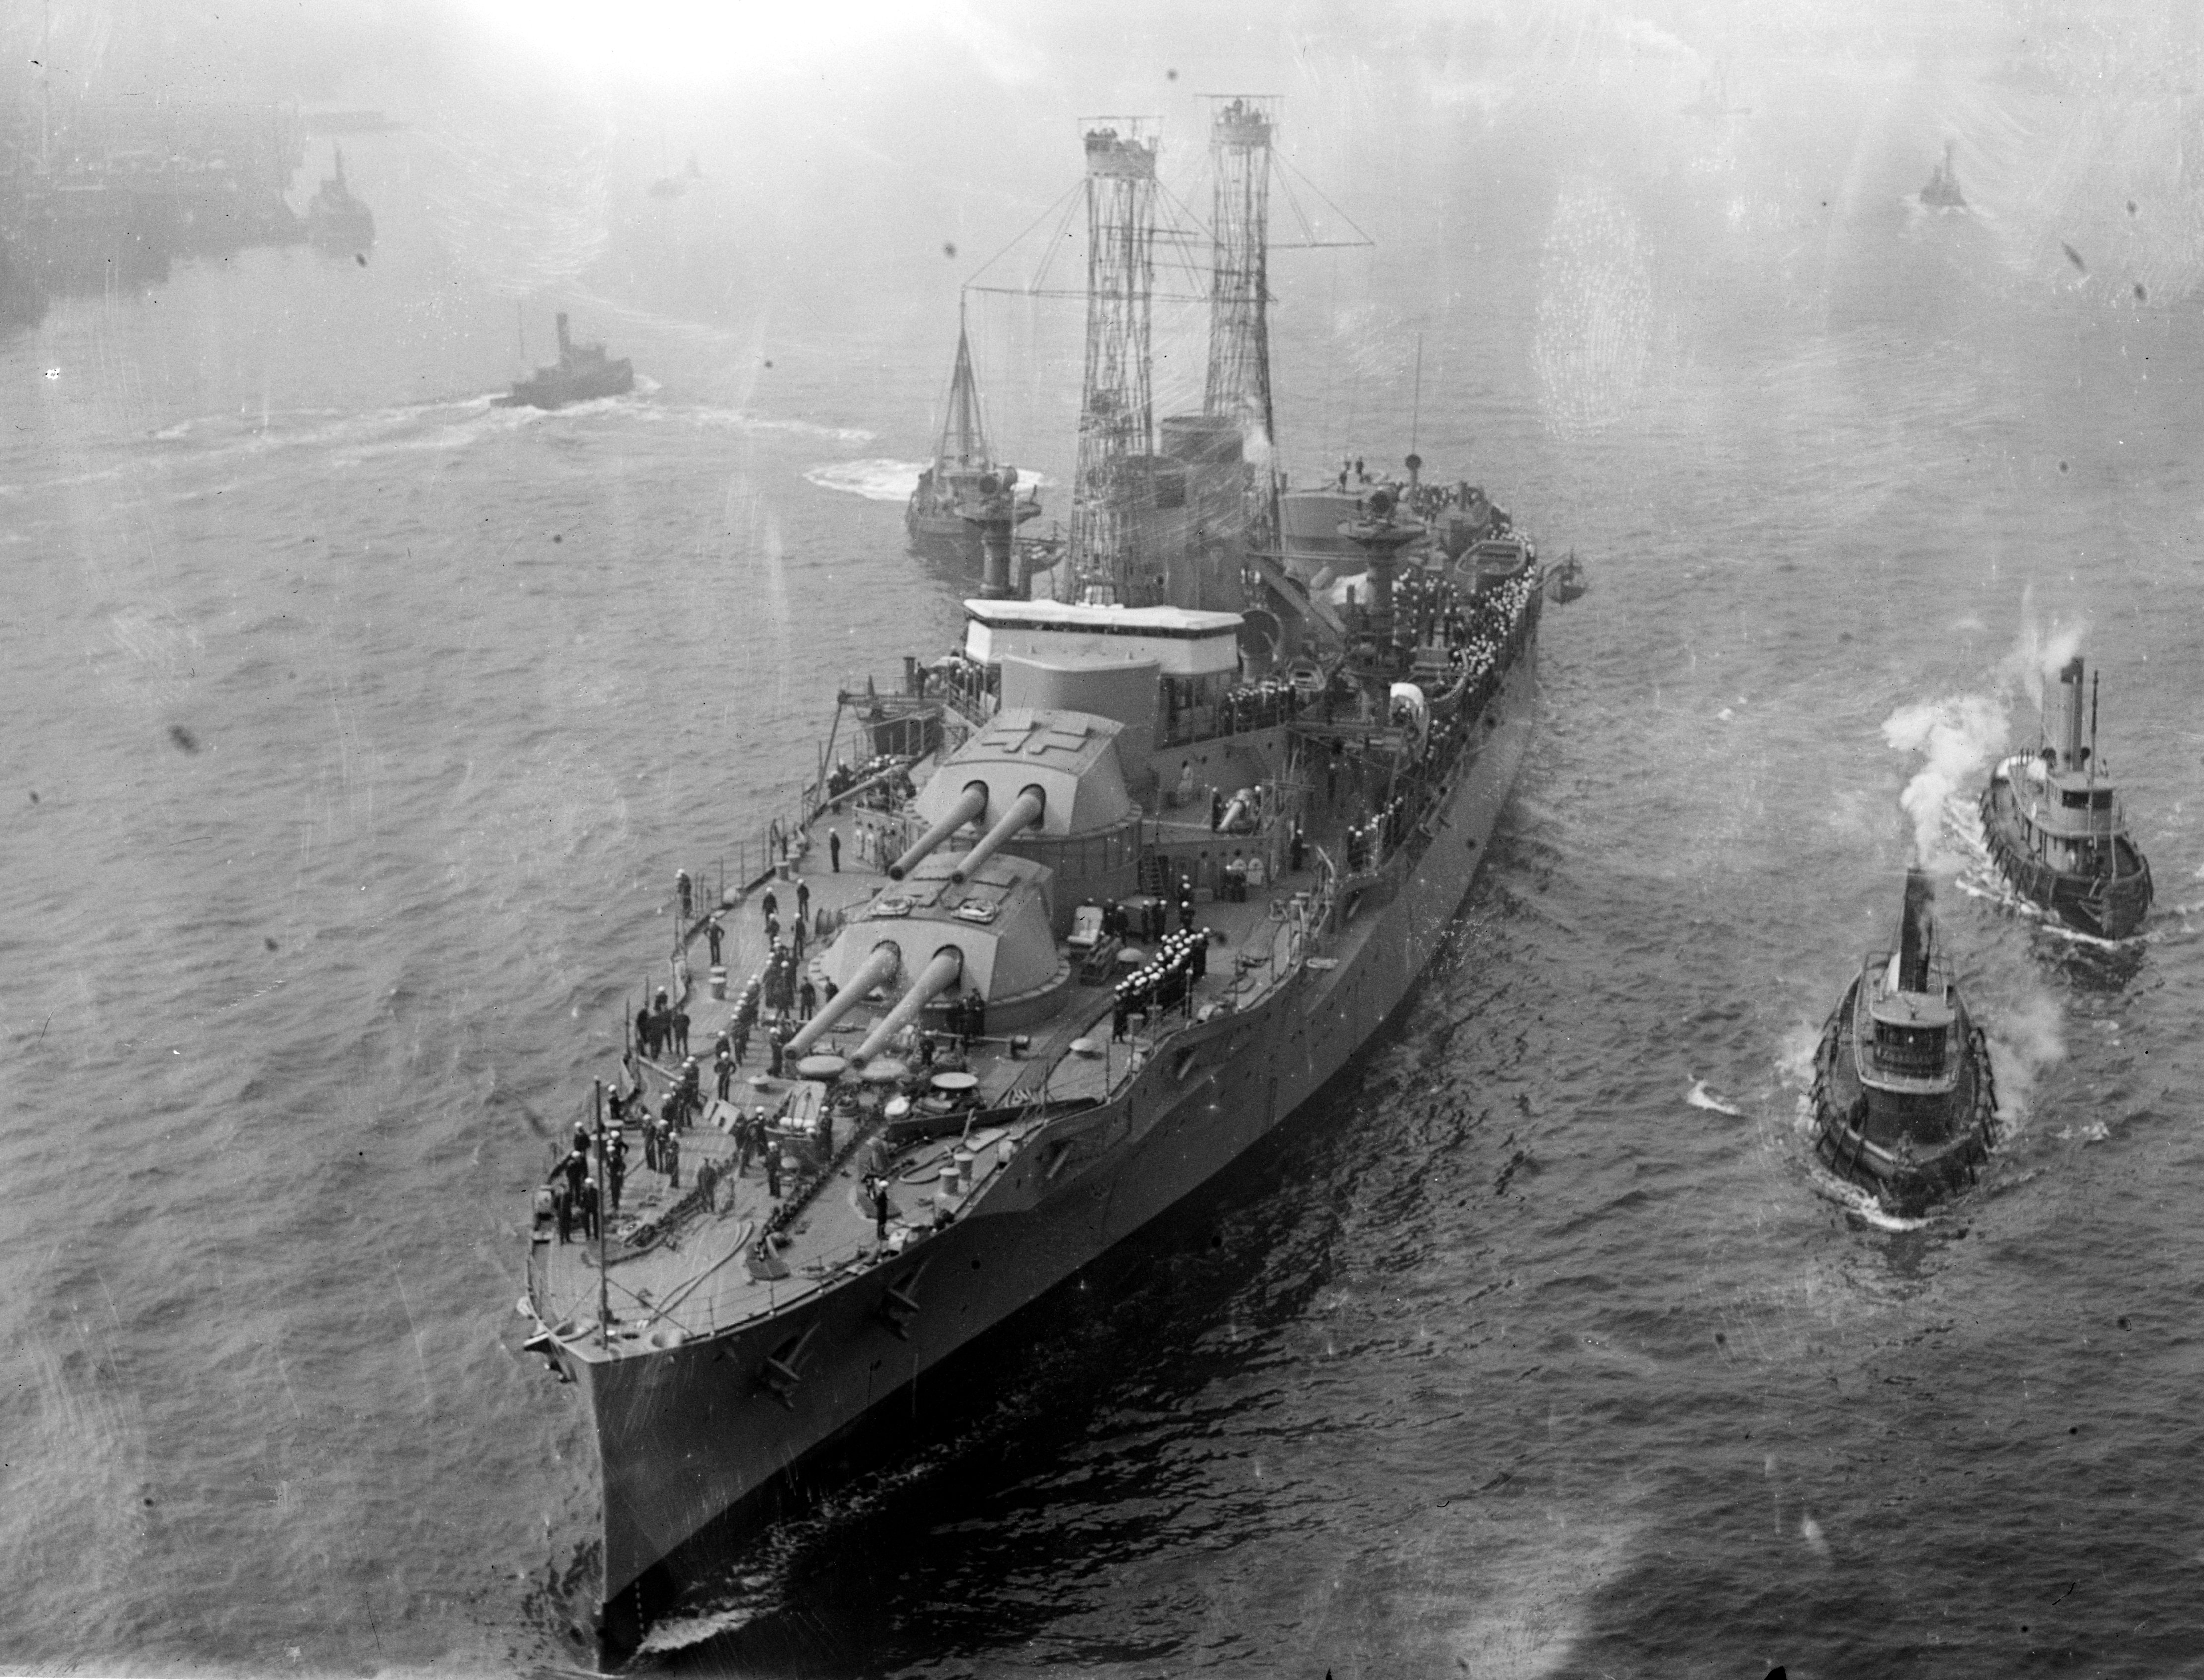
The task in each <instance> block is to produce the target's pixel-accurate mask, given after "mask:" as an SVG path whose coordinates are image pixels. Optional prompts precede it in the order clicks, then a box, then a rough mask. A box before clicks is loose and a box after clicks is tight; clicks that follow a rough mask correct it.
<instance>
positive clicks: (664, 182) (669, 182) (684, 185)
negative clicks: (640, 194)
mask: <svg viewBox="0 0 2204 1680" xmlns="http://www.w3.org/2000/svg"><path fill="white" fill-rule="evenodd" d="M703 179H704V172H703V170H702V169H699V168H697V166H696V153H695V152H693V151H692V152H690V154H689V162H688V163H687V165H686V166H685V167H684V169H682V171H681V173H680V174H679V175H674V174H672V172H671V171H668V172H667V174H665V175H661V176H659V178H658V179H657V180H654V181H653V182H651V183H650V185H649V186H648V187H646V188H645V189H644V191H646V192H649V194H650V196H651V197H652V198H679V197H680V196H681V195H682V194H683V193H684V192H687V191H688V190H689V183H690V181H692V180H703Z"/></svg>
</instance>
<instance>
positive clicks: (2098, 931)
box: [1982, 654, 2151, 939]
mask: <svg viewBox="0 0 2204 1680" xmlns="http://www.w3.org/2000/svg"><path fill="white" fill-rule="evenodd" d="M2082 674H2083V673H2082V660H2081V657H2080V656H2079V655H2078V654H2077V655H2076V656H2075V657H2074V658H2073V659H2071V660H2068V661H2067V662H2066V664H2065V668H2064V669H2062V670H2061V671H2059V735H2058V739H2057V740H2056V741H2055V742H2054V741H2051V740H2048V739H2046V738H2044V736H2045V734H2047V731H2042V732H2039V735H2038V744H2037V748H2036V750H2035V752H2033V753H2019V754H2015V755H2014V756H2012V757H2011V758H2009V759H2006V760H2005V761H2004V762H2003V763H2001V764H2000V765H1999V766H1998V767H1997V768H1996V769H1995V770H1994V771H1992V772H1990V784H1989V786H1988V788H1986V789H1985V790H1983V792H1982V831H1983V834H1984V836H1985V837H1986V838H1987V840H1988V844H1989V849H1990V855H1991V856H1992V857H1994V858H1995V859H1996V860H1997V866H1998V867H1999V869H2000V870H2001V871H2003V872H2004V874H2005V877H2006V879H2007V880H2008V881H2010V882H2011V883H2012V885H2013V888H2014V890H2016V891H2017V892H2018V893H2019V894H2020V895H2021V896H2023V898H2026V899H2027V900H2029V902H2031V903H2033V904H2035V905H2037V906H2039V907H2040V908H2042V909H2044V910H2047V911H2048V912H2049V913H2050V914H2053V915H2054V916H2056V917H2058V918H2059V920H2061V921H2063V922H2065V924H2066V925H2067V926H2069V927H2072V928H2077V929H2078V930H2080V931H2081V932H2083V933H2092V934H2094V935H2096V937H2097V938H2100V939H2124V938H2127V937H2128V935H2130V933H2133V932H2135V931H2136V928H2138V927H2140V926H2142V919H2143V917H2144V916H2145V915H2147V914H2149V911H2150V901H2151V880H2150V862H2149V860H2148V859H2147V858H2145V857H2144V856H2143V855H2142V851H2141V850H2140V849H2138V848H2137V847H2136V843H2135V842H2134V841H2133V840H2132V839H2130V837H2129V836H2128V830H2127V812H2126V809H2125V808H2124V807H2123V805H2122V804H2121V802H2120V798H2119V794H2118V790H2116V789H2115V788H2114V787H2113V785H2112V782H2111V781H2110V779H2108V778H2106V775H2105V774H2104V766H2103V765H2102V763H2101V762H2100V760H2099V759H2098V757H2097V702H2096V696H2095V694H2094V689H2093V691H2092V693H2091V695H2090V700H2089V741H2088V745H2087V746H2084V745H2083V742H2082Z"/></svg>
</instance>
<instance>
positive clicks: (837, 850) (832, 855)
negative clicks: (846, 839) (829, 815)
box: [827, 828, 842, 875]
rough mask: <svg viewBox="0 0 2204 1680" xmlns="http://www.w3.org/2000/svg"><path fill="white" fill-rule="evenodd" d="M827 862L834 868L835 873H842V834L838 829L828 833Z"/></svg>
mask: <svg viewBox="0 0 2204 1680" xmlns="http://www.w3.org/2000/svg"><path fill="white" fill-rule="evenodd" d="M827 861H828V862H829V863H831V864H832V865H833V866H834V873H836V874H837V875H838V874H840V873H842V834H841V831H840V830H838V829H832V828H830V829H828V830H827Z"/></svg>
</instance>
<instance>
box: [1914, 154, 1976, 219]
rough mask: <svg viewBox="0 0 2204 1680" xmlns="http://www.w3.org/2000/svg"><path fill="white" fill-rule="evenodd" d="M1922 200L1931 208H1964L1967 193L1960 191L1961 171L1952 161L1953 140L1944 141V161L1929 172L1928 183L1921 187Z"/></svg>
mask: <svg viewBox="0 0 2204 1680" xmlns="http://www.w3.org/2000/svg"><path fill="white" fill-rule="evenodd" d="M1921 202H1922V203H1923V204H1925V205H1927V206H1928V207H1929V209H1930V210H1964V209H1966V207H1967V195H1966V194H1965V193H1964V192H1960V191H1959V171H1958V166H1957V165H1955V164H1954V163H1952V142H1951V141H1949V140H1946V141H1945V142H1944V161H1943V162H1942V163H1938V164H1936V165H1934V167H1933V168H1932V169H1930V170H1929V184H1928V186H1924V187H1923V188H1922V189H1921Z"/></svg>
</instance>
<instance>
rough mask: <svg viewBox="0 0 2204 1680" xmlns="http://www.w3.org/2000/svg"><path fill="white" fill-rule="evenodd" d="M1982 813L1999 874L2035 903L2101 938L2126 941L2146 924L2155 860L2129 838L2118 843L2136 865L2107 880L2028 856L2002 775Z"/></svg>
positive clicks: (1984, 832) (1986, 795)
mask: <svg viewBox="0 0 2204 1680" xmlns="http://www.w3.org/2000/svg"><path fill="white" fill-rule="evenodd" d="M1982 835H1983V837H1984V839H1985V840H1986V841H1987V842H1988V845H1989V850H1990V855H1991V857H1992V858H1994V860H1996V862H1997V867H1998V869H1999V872H2000V873H2001V874H2003V875H2004V877H2005V878H2006V880H2008V881H2010V882H2011V884H2012V887H2013V890H2014V891H2016V892H2017V893H2018V894H2020V896H2022V897H2023V898H2025V899H2027V900H2028V901H2029V902H2030V903H2031V904H2034V905H2035V906H2036V907H2037V908H2040V909H2042V910H2045V911H2047V912H2048V913H2049V914H2052V915H2054V916H2056V917H2058V918H2059V920H2060V921H2062V922H2064V923H2065V924H2066V926H2069V927H2071V928H2074V929H2076V930H2077V931H2078V932H2083V933H2089V934H2094V935H2095V936H2096V937H2097V938H2100V939H2124V938H2128V937H2129V935H2130V934H2132V933H2134V932H2136V930H2137V929H2139V928H2140V927H2142V922H2143V918H2144V917H2145V916H2147V915H2148V914H2150V904H2151V896H2152V891H2153V888H2152V884H2151V878H2150V861H2149V860H2148V859H2147V858H2145V857H2144V856H2143V855H2142V853H2141V852H2139V851H2137V850H2136V849H2134V848H2133V847H2132V846H2130V845H2129V844H2128V843H2127V842H2126V841H2125V839H2124V838H2123V839H2122V840H2120V841H2119V842H2118V845H2119V846H2120V848H2122V849H2123V851H2124V856H2123V858H2122V861H2123V862H2124V863H2125V862H2129V861H2132V863H2133V865H2134V867H2133V869H2132V870H2127V869H2123V870H2122V872H2121V873H2118V874H2117V875H2115V876H2114V877H2113V878H2112V880H2111V881H2110V882H2109V883H2107V882H2106V881H2105V879H2104V878H2102V877H2101V876H2095V875H2079V874H2073V873H2066V872H2064V871H2060V870H2057V869H2053V867H2051V866H2050V865H2049V864H2047V863H2045V862H2044V861H2042V860H2041V859H2040V858H2036V857H2032V856H2030V855H2029V852H2028V850H2027V848H2026V846H2025V845H2024V844H2023V842H2022V839H2021V826H2020V813H2019V811H2018V809H2017V807H2016V805H2015V802H2014V799H2013V794H2012V784H2011V779H2010V778H2008V777H2006V776H2005V775H2000V776H1999V777H1997V778H1994V780H1993V781H1992V782H1991V784H1990V785H1989V786H1988V788H1986V789H1985V790H1983V792H1982Z"/></svg>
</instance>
